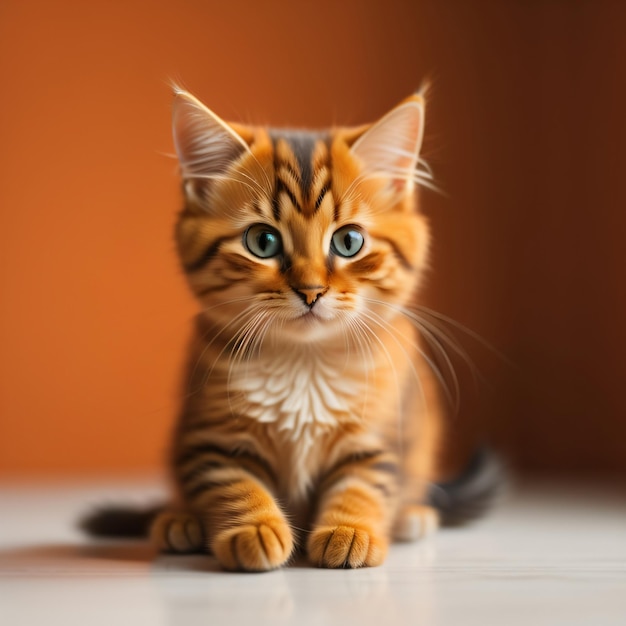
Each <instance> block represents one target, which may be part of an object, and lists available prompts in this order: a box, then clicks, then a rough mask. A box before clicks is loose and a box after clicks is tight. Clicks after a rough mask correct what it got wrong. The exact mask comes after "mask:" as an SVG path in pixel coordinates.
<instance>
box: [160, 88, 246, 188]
mask: <svg viewBox="0 0 626 626" xmlns="http://www.w3.org/2000/svg"><path fill="white" fill-rule="evenodd" d="M172 127H173V133H174V145H175V147H176V153H177V155H178V161H179V163H180V166H181V170H182V175H183V178H186V179H205V180H207V179H211V178H214V177H215V176H219V175H220V174H223V173H224V172H225V171H226V170H227V169H228V168H229V167H230V165H231V164H232V163H233V162H234V161H236V160H237V159H238V158H239V157H240V156H241V155H242V154H243V153H244V152H246V151H248V150H249V147H248V144H247V143H246V141H245V140H244V138H243V137H242V136H241V134H239V133H237V132H236V131H235V129H234V128H232V127H231V126H230V125H229V124H227V123H226V122H225V121H224V120H222V119H221V118H219V117H218V116H217V115H215V113H213V111H211V110H210V109H209V108H208V107H206V106H204V104H202V102H200V100H198V99H197V98H196V97H194V96H192V95H191V94H190V93H188V92H187V91H184V90H183V89H179V88H177V87H175V89H174V104H173V110H172Z"/></svg>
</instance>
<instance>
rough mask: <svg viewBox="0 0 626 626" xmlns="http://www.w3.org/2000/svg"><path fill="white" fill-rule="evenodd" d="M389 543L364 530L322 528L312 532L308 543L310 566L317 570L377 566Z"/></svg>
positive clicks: (340, 527) (354, 528)
mask: <svg viewBox="0 0 626 626" xmlns="http://www.w3.org/2000/svg"><path fill="white" fill-rule="evenodd" d="M387 547H388V542H387V539H386V538H385V537H381V536H379V535H377V534H376V533H374V532H372V531H371V530H369V529H366V528H357V527H354V526H347V525H345V526H344V525H341V526H322V527H318V528H315V529H314V530H313V532H312V533H311V535H310V537H309V541H308V553H309V558H310V559H311V562H312V563H314V564H316V565H318V566H319V567H330V568H339V567H345V568H353V567H373V566H376V565H380V564H381V563H382V562H383V561H384V560H385V556H386V554H387Z"/></svg>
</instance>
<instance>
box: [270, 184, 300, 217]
mask: <svg viewBox="0 0 626 626" xmlns="http://www.w3.org/2000/svg"><path fill="white" fill-rule="evenodd" d="M281 192H284V193H286V194H287V197H288V198H289V200H290V201H291V204H293V206H294V207H296V210H297V211H298V213H302V207H301V206H300V203H299V202H298V199H297V198H296V196H295V194H294V193H293V191H291V189H289V187H287V184H286V183H285V181H284V180H283V179H282V178H278V179H277V180H276V197H277V198H278V197H279V196H280V194H281Z"/></svg>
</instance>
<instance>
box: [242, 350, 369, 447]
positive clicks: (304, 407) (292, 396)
mask: <svg viewBox="0 0 626 626" xmlns="http://www.w3.org/2000/svg"><path fill="white" fill-rule="evenodd" d="M346 365H347V363H346V362H345V357H344V356H343V355H342V356H340V357H339V358H337V355H326V354H324V353H321V352H319V351H316V350H313V349H304V348H301V347H299V346H298V347H296V348H294V349H292V350H290V351H289V352H287V351H285V352H282V351H280V352H279V351H273V352H272V354H269V355H265V356H264V357H263V358H260V359H258V360H255V361H252V362H249V363H244V364H242V365H241V366H240V367H239V368H238V371H237V372H236V374H235V376H234V377H233V379H232V380H231V389H232V390H233V391H235V392H238V393H240V394H242V396H243V398H242V400H243V401H244V404H245V406H246V414H247V415H248V416H249V417H252V418H254V419H257V420H258V421H259V422H262V423H267V424H270V423H271V424H274V426H275V427H276V429H277V431H278V432H279V433H281V434H282V435H283V436H284V437H285V438H287V439H289V440H291V441H292V442H294V443H295V442H299V443H300V444H304V447H306V446H307V444H308V443H310V442H311V441H312V440H313V438H314V437H315V436H316V435H317V434H318V433H320V432H323V431H326V430H328V429H330V428H332V427H334V426H336V425H337V424H339V423H341V422H345V421H348V420H351V419H354V417H355V416H354V415H353V413H354V405H355V399H356V398H357V397H358V395H359V394H360V393H361V392H362V391H363V386H362V385H361V384H360V383H359V382H358V378H356V379H355V375H354V370H353V368H348V371H347V368H346Z"/></svg>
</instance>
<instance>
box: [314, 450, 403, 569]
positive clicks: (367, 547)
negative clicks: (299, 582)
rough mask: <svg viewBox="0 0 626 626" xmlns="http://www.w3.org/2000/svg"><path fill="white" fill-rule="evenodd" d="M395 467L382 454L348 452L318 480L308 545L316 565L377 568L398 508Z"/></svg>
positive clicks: (390, 460) (395, 463)
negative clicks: (315, 507)
mask: <svg viewBox="0 0 626 626" xmlns="http://www.w3.org/2000/svg"><path fill="white" fill-rule="evenodd" d="M397 481H398V465H397V462H396V460H395V458H394V457H393V456H392V455H390V454H388V453H385V452H380V451H372V452H369V453H367V452H366V453H359V454H353V455H351V456H349V457H347V458H344V459H342V460H341V461H339V462H338V463H336V464H335V468H334V469H333V468H331V469H330V471H329V472H328V474H327V475H326V477H325V479H324V480H323V482H322V485H321V489H320V496H319V505H318V513H317V516H316V519H315V522H314V524H313V528H312V531H311V534H310V535H309V539H308V543H307V551H308V555H309V558H310V560H311V561H312V562H313V563H314V564H316V565H318V566H320V567H330V568H340V567H350V568H352V567H364V566H374V565H380V564H381V563H382V562H383V561H384V559H385V556H386V554H387V550H388V547H389V540H390V533H391V524H392V522H393V519H394V512H395V509H396V506H397V495H398V485H397Z"/></svg>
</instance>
